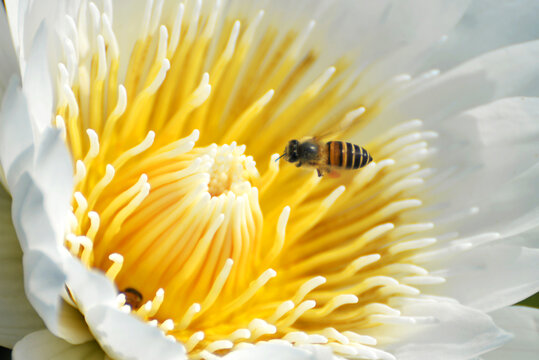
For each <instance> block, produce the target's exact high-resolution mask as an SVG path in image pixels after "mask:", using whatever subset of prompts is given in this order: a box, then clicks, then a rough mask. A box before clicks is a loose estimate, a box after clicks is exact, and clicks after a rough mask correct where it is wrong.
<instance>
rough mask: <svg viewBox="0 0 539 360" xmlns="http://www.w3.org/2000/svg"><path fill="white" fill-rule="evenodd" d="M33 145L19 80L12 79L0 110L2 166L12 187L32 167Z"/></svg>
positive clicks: (26, 108)
mask: <svg viewBox="0 0 539 360" xmlns="http://www.w3.org/2000/svg"><path fill="white" fill-rule="evenodd" d="M33 142H34V140H33V134H32V125H31V121H30V114H29V113H28V107H27V102H26V98H25V96H24V94H23V93H22V90H21V88H20V80H19V79H18V78H16V77H12V78H11V80H10V82H9V85H8V88H7V90H6V93H5V96H4V98H3V99H2V108H1V109H0V163H1V165H2V169H3V171H4V173H5V175H6V178H7V183H8V185H9V187H10V188H12V187H13V186H14V184H15V182H17V181H18V178H19V176H20V175H21V174H22V172H23V171H25V170H26V169H28V168H29V167H31V164H32V156H33V148H32V147H33Z"/></svg>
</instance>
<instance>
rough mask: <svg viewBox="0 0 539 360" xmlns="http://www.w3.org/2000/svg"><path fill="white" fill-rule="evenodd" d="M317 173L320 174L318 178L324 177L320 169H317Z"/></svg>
mask: <svg viewBox="0 0 539 360" xmlns="http://www.w3.org/2000/svg"><path fill="white" fill-rule="evenodd" d="M316 172H317V173H318V177H321V176H322V172H321V171H320V169H316Z"/></svg>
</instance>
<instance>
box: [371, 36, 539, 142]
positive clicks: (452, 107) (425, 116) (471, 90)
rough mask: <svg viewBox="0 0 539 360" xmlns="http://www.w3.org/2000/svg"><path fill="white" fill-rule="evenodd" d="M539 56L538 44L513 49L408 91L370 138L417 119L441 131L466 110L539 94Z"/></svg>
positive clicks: (374, 127) (385, 113)
mask: <svg viewBox="0 0 539 360" xmlns="http://www.w3.org/2000/svg"><path fill="white" fill-rule="evenodd" d="M538 57H539V41H531V42H527V43H523V44H518V45H513V46H510V47H507V48H504V49H499V50H496V51H492V52H490V53H487V54H484V55H482V56H480V57H477V58H474V59H473V60H470V61H469V62H466V63H464V64H462V65H460V66H458V67H457V68H454V69H452V70H450V71H448V72H446V73H442V74H441V75H439V76H438V77H436V78H434V79H432V80H430V81H423V82H421V83H420V84H419V85H417V86H411V87H409V88H406V90H405V91H404V92H402V93H401V94H400V95H399V96H396V95H395V96H394V97H392V98H390V99H387V105H385V106H384V107H382V108H383V112H382V113H381V114H380V116H379V117H377V118H376V119H374V121H371V122H370V123H369V126H367V127H366V128H365V130H364V132H366V133H367V134H366V135H365V136H367V135H369V134H375V133H376V132H379V131H382V130H383V129H385V128H387V127H388V126H391V125H392V124H396V123H400V122H402V121H406V120H409V119H416V118H419V119H422V120H423V121H424V122H425V125H426V126H427V127H428V128H430V129H432V128H434V130H436V126H437V125H436V123H438V122H439V121H441V120H444V119H448V118H449V117H450V116H452V115H455V114H458V113H460V112H462V111H464V110H466V109H470V108H473V107H476V106H479V105H481V104H486V103H489V102H492V101H494V100H496V99H500V98H504V97H511V96H537V95H538V94H539V67H537V58H538ZM517 69H518V71H517Z"/></svg>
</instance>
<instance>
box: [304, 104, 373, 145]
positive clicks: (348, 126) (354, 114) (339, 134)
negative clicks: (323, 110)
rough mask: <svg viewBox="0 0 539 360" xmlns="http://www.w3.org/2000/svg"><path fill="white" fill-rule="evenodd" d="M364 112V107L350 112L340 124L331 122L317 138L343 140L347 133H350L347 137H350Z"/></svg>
mask: <svg viewBox="0 0 539 360" xmlns="http://www.w3.org/2000/svg"><path fill="white" fill-rule="evenodd" d="M364 112H365V108H364V107H363V106H361V107H358V108H357V109H354V110H352V111H349V112H348V113H346V114H345V115H344V116H343V118H342V119H341V120H340V121H339V122H331V123H330V124H328V125H327V126H326V127H325V128H324V129H322V130H321V131H320V133H319V134H318V135H316V136H315V137H316V138H318V139H329V138H333V139H342V138H344V136H343V135H344V134H345V133H348V136H347V137H349V135H350V131H351V132H352V133H353V132H354V129H357V127H356V126H355V125H357V124H358V121H356V120H357V118H358V117H360V116H361V115H362V114H363V113H364Z"/></svg>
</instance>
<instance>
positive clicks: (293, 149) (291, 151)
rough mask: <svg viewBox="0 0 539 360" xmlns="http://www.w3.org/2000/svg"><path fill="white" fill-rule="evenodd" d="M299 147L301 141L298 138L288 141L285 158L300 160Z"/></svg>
mask: <svg viewBox="0 0 539 360" xmlns="http://www.w3.org/2000/svg"><path fill="white" fill-rule="evenodd" d="M298 148H299V141H297V140H290V141H289V142H288V145H287V146H286V148H285V149H284V154H283V155H284V158H285V160H286V161H288V162H291V163H293V162H296V161H298V160H299V154H298Z"/></svg>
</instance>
